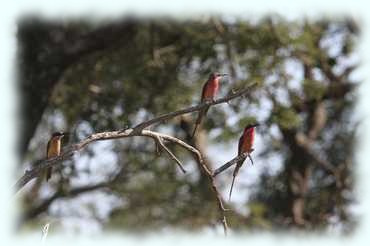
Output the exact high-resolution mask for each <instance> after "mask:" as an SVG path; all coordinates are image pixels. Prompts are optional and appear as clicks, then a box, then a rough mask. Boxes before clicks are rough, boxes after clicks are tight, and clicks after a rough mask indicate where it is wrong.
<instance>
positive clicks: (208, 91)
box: [191, 73, 227, 138]
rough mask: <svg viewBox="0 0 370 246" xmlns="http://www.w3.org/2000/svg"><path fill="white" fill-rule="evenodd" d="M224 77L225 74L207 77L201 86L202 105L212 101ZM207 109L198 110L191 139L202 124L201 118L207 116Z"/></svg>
mask: <svg viewBox="0 0 370 246" xmlns="http://www.w3.org/2000/svg"><path fill="white" fill-rule="evenodd" d="M226 75H227V74H220V73H211V74H210V75H209V78H208V80H207V82H206V83H205V84H204V86H203V90H202V98H201V102H202V103H203V102H205V101H209V100H214V98H215V96H216V94H217V92H218V88H219V83H220V80H221V78H222V77H223V76H226ZM208 109H209V106H207V107H204V108H203V109H201V110H200V112H199V114H198V118H197V121H196V122H195V127H194V130H193V133H192V134H191V137H192V138H193V137H194V135H195V132H196V131H197V128H198V126H199V125H200V123H201V122H202V119H203V117H204V116H205V115H206V114H207V111H208Z"/></svg>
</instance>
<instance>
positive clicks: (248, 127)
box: [245, 123, 260, 130]
mask: <svg viewBox="0 0 370 246" xmlns="http://www.w3.org/2000/svg"><path fill="white" fill-rule="evenodd" d="M259 125H260V124H259V123H254V124H248V125H247V126H246V127H245V130H249V129H251V128H254V127H256V126H259Z"/></svg>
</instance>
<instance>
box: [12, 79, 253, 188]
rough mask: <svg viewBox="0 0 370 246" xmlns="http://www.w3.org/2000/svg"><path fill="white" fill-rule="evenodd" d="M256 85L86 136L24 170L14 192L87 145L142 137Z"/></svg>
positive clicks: (239, 94) (234, 96) (230, 98)
mask: <svg viewBox="0 0 370 246" xmlns="http://www.w3.org/2000/svg"><path fill="white" fill-rule="evenodd" d="M256 85H257V84H256V83H252V84H251V85H250V86H248V87H247V88H244V89H241V90H240V91H238V92H235V93H233V94H230V95H228V96H225V97H224V98H220V99H218V100H215V101H207V102H204V103H201V104H198V105H196V106H192V107H188V108H185V109H181V110H178V111H175V112H171V113H168V114H164V115H161V116H158V117H156V118H153V119H151V120H148V121H145V122H143V123H140V124H138V125H137V126H135V127H133V128H127V129H122V130H118V131H111V132H100V133H94V134H92V135H90V136H88V137H87V138H85V139H84V140H82V141H81V142H79V143H76V144H74V145H72V146H70V147H67V148H66V149H65V151H64V152H63V153H62V154H61V155H60V156H58V157H55V158H52V159H48V160H47V159H45V160H41V161H39V162H38V163H37V164H36V165H35V167H34V168H32V169H31V170H26V171H25V174H24V175H23V176H22V177H21V178H20V179H19V180H18V181H17V182H16V184H15V185H14V188H15V190H16V192H18V191H19V190H20V189H21V188H22V187H23V186H25V185H26V184H27V183H28V182H29V181H31V180H32V179H34V178H36V177H37V176H38V175H39V174H40V172H41V171H42V170H44V169H46V168H48V167H52V166H57V165H60V163H61V161H63V160H66V159H69V158H71V157H72V156H73V155H74V153H75V152H77V151H80V150H81V149H83V148H84V147H86V146H87V145H89V144H90V143H92V142H95V141H101V140H109V139H120V138H126V137H133V136H140V135H142V134H141V133H142V130H143V129H145V128H146V127H149V126H151V125H153V124H155V123H159V122H163V121H165V120H168V119H171V118H174V117H176V116H178V115H182V114H187V113H191V112H196V111H199V110H201V109H203V108H204V107H207V106H212V105H217V104H221V103H225V102H228V101H230V100H232V99H235V98H237V97H241V96H243V95H244V94H246V93H247V92H249V91H250V90H251V89H252V88H254V87H255V86H256Z"/></svg>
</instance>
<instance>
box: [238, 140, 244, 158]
mask: <svg viewBox="0 0 370 246" xmlns="http://www.w3.org/2000/svg"><path fill="white" fill-rule="evenodd" d="M243 137H244V135H242V136H241V137H240V138H239V144H238V155H241V154H242V147H243Z"/></svg>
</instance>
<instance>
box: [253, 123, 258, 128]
mask: <svg viewBox="0 0 370 246" xmlns="http://www.w3.org/2000/svg"><path fill="white" fill-rule="evenodd" d="M259 125H260V124H259V123H256V124H253V125H252V127H256V126H259Z"/></svg>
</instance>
